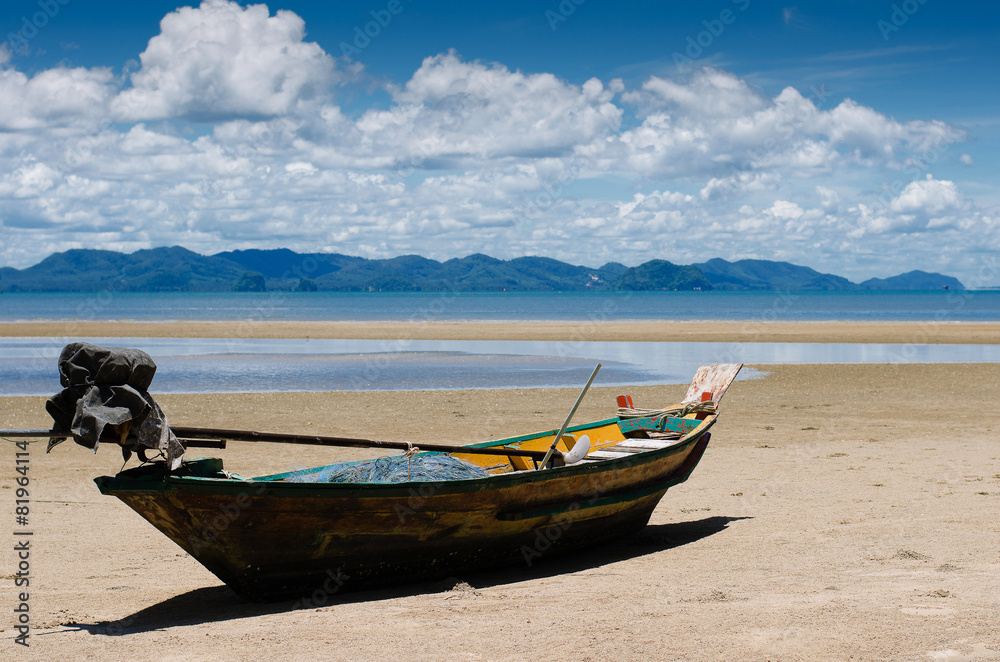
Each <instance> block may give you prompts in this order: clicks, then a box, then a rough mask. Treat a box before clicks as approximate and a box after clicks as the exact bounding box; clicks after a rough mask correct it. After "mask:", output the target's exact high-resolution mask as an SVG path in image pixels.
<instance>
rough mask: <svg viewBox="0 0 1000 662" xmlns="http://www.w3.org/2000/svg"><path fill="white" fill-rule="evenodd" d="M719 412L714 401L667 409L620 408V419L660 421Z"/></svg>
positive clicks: (683, 404) (688, 403)
mask: <svg viewBox="0 0 1000 662" xmlns="http://www.w3.org/2000/svg"><path fill="white" fill-rule="evenodd" d="M716 411H717V405H716V403H715V402H714V401H712V400H706V401H705V402H687V403H684V402H682V403H681V404H679V405H674V406H673V407H667V408H666V409H632V408H631V407H619V408H618V417H619V418H653V419H656V420H660V419H662V418H667V417H678V418H680V417H683V416H687V415H688V414H701V413H706V414H714V413H715V412H716Z"/></svg>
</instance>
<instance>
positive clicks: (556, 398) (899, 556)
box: [0, 325, 1000, 662]
mask: <svg viewBox="0 0 1000 662" xmlns="http://www.w3.org/2000/svg"><path fill="white" fill-rule="evenodd" d="M510 326H511V327H514V325H510ZM619 327H623V328H621V330H620V332H621V333H622V334H623V336H624V337H625V338H628V337H630V336H629V334H630V333H635V332H636V331H635V330H629V329H628V328H626V327H627V325H619ZM107 331H108V330H107V329H104V332H105V333H100V334H94V335H105V334H106V332H107ZM131 333H132V331H131V330H123V331H122V335H131ZM805 333H809V331H808V330H807V331H805ZM18 335H23V334H18ZM136 335H149V334H148V333H139V334H136ZM853 337H854V336H851V335H850V334H848V338H849V339H850V338H853ZM904 342H905V340H904ZM949 342H957V340H951V341H949ZM756 367H758V368H760V369H761V370H764V371H767V372H769V373H770V374H768V375H767V376H766V377H765V378H764V379H759V380H744V381H739V382H737V383H736V384H734V385H733V386H732V388H731V389H730V390H729V393H728V394H727V396H726V399H725V400H724V402H723V407H722V415H721V416H720V421H719V423H718V425H717V426H716V427H715V429H714V435H713V439H712V443H711V444H710V446H709V448H708V452H707V453H706V455H705V458H704V459H703V460H702V462H701V464H700V465H699V466H698V468H697V469H696V470H695V471H694V474H693V475H692V477H691V479H690V480H689V481H688V482H687V483H684V484H682V485H680V486H677V487H675V488H672V489H671V490H670V491H669V492H668V493H667V495H666V497H665V498H664V499H663V501H662V502H661V503H660V506H659V507H658V508H657V510H656V511H655V513H654V514H653V517H652V520H651V521H650V524H649V526H648V527H646V529H645V530H643V531H642V532H641V533H640V534H637V535H635V536H632V537H631V538H627V539H623V540H621V541H618V542H616V543H613V544H610V545H606V546H603V547H600V548H596V549H593V550H590V551H587V552H584V553H581V554H578V555H575V556H572V557H565V558H563V559H554V558H553V559H542V561H540V562H539V563H537V564H536V565H535V566H534V567H532V568H524V567H519V568H511V569H508V570H505V571H497V572H490V573H483V574H470V575H467V576H462V577H457V578H454V579H453V580H451V581H449V582H442V583H436V584H420V585H415V586H405V587H400V588H398V589H396V590H389V591H376V592H367V593H354V594H343V595H340V596H333V597H331V599H330V601H329V603H328V604H325V605H323V606H321V607H319V608H310V609H295V608H293V606H292V604H291V603H279V604H274V605H258V604H250V603H245V602H242V601H240V600H239V599H238V598H237V597H236V596H235V594H233V593H232V592H230V591H229V589H227V588H225V587H224V586H222V585H221V584H220V583H219V582H218V580H216V579H215V577H214V576H212V575H211V574H209V573H208V572H207V571H206V570H204V569H203V568H202V567H201V566H200V565H199V564H198V563H197V562H196V561H194V560H193V559H192V558H190V557H189V556H187V555H186V554H184V553H183V552H182V551H181V550H180V549H179V548H177V547H175V546H174V545H173V543H171V542H170V541H168V540H167V539H166V538H165V537H163V536H162V535H161V534H159V533H158V532H156V531H155V530H153V529H152V527H150V526H149V525H148V524H146V523H145V521H144V520H142V519H141V518H140V517H139V516H138V515H136V514H135V513H133V512H132V511H131V510H129V509H128V508H127V507H126V506H124V505H123V504H122V503H120V502H119V501H117V500H116V499H113V498H108V497H102V496H100V494H98V492H97V489H96V487H95V486H94V484H93V482H92V480H91V479H92V478H93V477H94V476H97V475H101V474H109V473H113V472H115V471H116V470H117V469H118V467H119V465H120V456H119V455H118V454H117V452H115V451H114V450H112V449H107V450H104V451H102V452H100V453H99V454H97V455H93V454H90V453H89V452H88V451H86V450H85V449H83V448H80V447H79V446H75V445H73V444H71V443H67V444H64V445H63V446H60V447H58V448H56V449H55V450H54V451H53V452H52V453H51V454H48V455H46V454H44V452H43V449H42V448H41V447H40V446H35V447H33V448H32V451H31V470H30V471H31V476H32V494H31V497H32V500H33V503H32V513H31V518H32V521H31V525H32V529H33V531H34V534H35V535H34V537H33V540H32V550H31V563H32V575H33V576H32V579H31V582H32V584H31V588H30V593H31V595H30V608H31V615H32V624H33V627H34V628H35V629H34V630H33V631H32V636H31V639H30V642H31V647H30V648H29V649H23V648H22V647H20V646H16V645H15V644H14V643H13V641H12V638H13V636H14V634H15V632H14V630H13V628H12V623H13V612H12V611H11V610H12V609H13V607H14V606H16V598H17V595H16V590H15V588H14V586H13V579H12V575H13V573H14V572H15V570H16V559H15V556H14V554H13V553H12V552H10V551H8V553H7V554H4V555H2V556H0V564H2V565H0V574H3V575H6V578H5V582H4V584H3V585H4V586H6V588H5V589H0V605H6V606H5V607H4V608H3V611H4V612H5V613H6V614H7V616H6V617H4V618H0V629H2V634H0V637H2V639H0V642H2V643H0V647H2V650H3V652H2V653H0V659H11V660H15V659H16V660H29V659H39V660H42V659H44V660H55V659H63V660H83V659H95V660H96V659H99V660H102V661H105V662H113V661H117V660H122V661H125V660H128V661H131V660H268V661H271V660H300V659H308V660H311V659H331V660H339V659H343V660H368V659H392V660H397V661H401V660H529V659H530V660H595V661H596V660H846V659H855V660H987V659H1000V626H998V623H1000V517H998V514H1000V444H998V436H1000V435H998V431H1000V411H998V407H997V393H998V392H1000V365H995V364H982V365H909V364H895V365H797V366H756ZM683 390H684V387H680V386H662V387H643V388H635V389H631V390H630V392H631V393H632V395H633V396H634V398H635V399H636V401H637V404H640V406H642V405H649V406H652V405H657V404H662V403H668V402H673V401H675V400H676V399H677V398H678V396H679V395H680V394H681V393H682V392H683ZM577 392H578V391H577V389H553V390H528V389H525V390H500V391H463V392H449V391H429V392H390V393H348V392H339V393H337V392H335V393H299V394H295V393H286V394H277V395H274V394H267V395H264V394H241V395H198V396H167V395H164V396H161V397H160V398H159V400H160V401H161V403H162V405H163V406H164V408H165V409H166V411H167V412H168V414H170V416H171V421H172V422H173V423H174V424H178V425H180V424H190V425H216V426H230V427H249V426H252V427H255V428H259V429H269V430H288V431H322V432H325V433H330V434H344V435H353V436H363V435H367V436H378V437H383V438H387V439H410V440H413V441H420V440H424V439H434V440H439V441H456V442H465V441H469V440H478V439H484V438H495V437H500V436H507V435H510V434H517V433H523V432H530V431H533V430H538V429H545V428H551V427H554V426H555V425H557V424H558V422H560V420H561V419H562V417H563V416H565V411H566V410H567V408H568V407H569V405H570V404H571V403H572V400H573V399H574V398H575V396H576V393H577ZM614 394H615V390H611V389H605V388H597V389H595V390H593V391H592V392H591V394H589V395H588V397H587V400H586V401H585V403H584V405H583V407H582V408H581V411H580V412H579V414H578V417H577V420H578V421H583V420H586V419H593V418H603V417H606V416H608V415H610V414H611V412H612V411H613V407H614V403H613V396H614ZM42 403H43V399H42V398H0V428H7V427H32V428H34V427H47V426H48V420H47V418H46V416H45V414H44V411H43V409H42ZM275 404H276V405H277V406H276V407H275V406H274V405H275ZM359 411H363V412H367V413H369V414H377V421H378V422H377V423H371V422H367V421H363V420H360V419H359V417H357V416H356V413H357V412H359ZM369 420H370V419H369ZM415 429H420V430H421V433H420V434H419V436H411V435H413V432H412V431H413V430H415ZM202 453H204V451H202ZM367 454H368V453H367V452H366V451H358V450H346V449H345V450H337V449H317V448H294V447H288V446H249V445H246V444H233V445H231V447H230V448H229V449H227V450H226V451H222V455H223V457H224V458H225V461H226V466H227V468H229V469H232V470H235V471H238V472H240V473H254V472H272V471H279V470H287V469H292V468H295V467H302V466H310V465H314V464H318V463H327V462H330V461H336V460H338V459H347V458H357V457H362V456H365V455H367ZM13 466H14V449H13V448H9V449H8V450H7V452H6V453H5V454H4V455H3V458H0V504H2V506H0V513H6V516H7V517H8V518H9V520H8V526H6V527H5V531H6V533H0V538H6V540H7V542H6V543H3V544H2V545H0V547H4V548H7V549H8V550H10V549H11V548H12V547H13V546H14V544H15V538H14V536H12V535H11V533H10V532H12V531H13V530H14V529H15V527H14V525H13V519H14V514H13V512H14V499H15V496H14V494H13V490H14V488H15V485H14V475H13Z"/></svg>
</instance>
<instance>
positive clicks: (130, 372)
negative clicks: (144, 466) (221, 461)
mask: <svg viewBox="0 0 1000 662" xmlns="http://www.w3.org/2000/svg"><path fill="white" fill-rule="evenodd" d="M155 373H156V364H155V363H154V362H153V359H152V357H151V356H150V355H149V354H147V353H146V352H143V351H142V350H139V349H128V348H124V347H100V346H98V345H91V344H90V343H82V342H78V343H70V344H69V345H66V347H64V348H63V351H62V353H61V354H60V355H59V381H60V383H62V385H63V387H64V388H63V390H62V391H60V392H59V393H57V394H56V395H54V396H52V397H51V398H49V400H48V402H46V403H45V409H46V410H47V411H48V412H49V415H51V416H52V418H53V420H54V421H55V426H54V427H53V429H54V430H69V431H70V432H72V434H73V440H74V441H76V443H78V444H80V445H81V446H86V447H87V448H90V449H92V450H94V451H95V452H96V451H97V447H98V446H99V445H100V443H101V442H102V441H112V442H115V443H118V444H121V447H122V454H123V455H124V456H125V459H126V460H128V458H130V457H131V456H132V453H133V452H135V453H137V454H138V455H139V457H140V458H141V459H142V460H143V461H145V460H146V451H149V450H155V451H159V452H161V453H163V455H164V457H166V459H167V465H168V466H169V467H170V469H171V470H173V469H176V468H177V467H179V466H180V463H181V457H182V456H183V455H184V447H183V446H182V445H181V444H180V442H178V441H177V438H176V437H175V436H174V433H173V432H171V431H170V427H169V425H168V424H167V417H166V415H165V414H164V413H163V410H162V409H160V406H159V405H157V404H156V402H155V401H154V400H153V397H152V396H151V395H149V392H148V391H147V389H148V388H149V385H150V383H151V382H152V381H153V375H154V374H155ZM64 440H65V438H58V439H52V440H51V441H50V442H49V450H52V447H53V446H55V445H56V444H58V443H60V442H62V441H64Z"/></svg>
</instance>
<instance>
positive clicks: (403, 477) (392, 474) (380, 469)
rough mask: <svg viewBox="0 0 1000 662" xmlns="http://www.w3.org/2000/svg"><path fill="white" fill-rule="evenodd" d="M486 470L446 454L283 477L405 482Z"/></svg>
mask: <svg viewBox="0 0 1000 662" xmlns="http://www.w3.org/2000/svg"><path fill="white" fill-rule="evenodd" d="M488 475H489V472H488V471H487V470H486V469H484V468H482V467H479V466H476V465H474V464H471V463H469V462H466V461H464V460H460V459H458V458H456V457H452V456H450V455H415V456H413V457H411V458H410V457H406V456H405V455H396V456H393V457H380V458H376V459H374V460H366V461H364V462H344V463H341V464H331V465H330V466H328V467H323V468H322V469H318V470H316V471H310V472H308V473H306V472H304V473H299V474H295V475H293V476H289V477H288V478H286V479H285V480H287V481H289V482H293V483H408V482H413V481H433V482H438V481H444V480H466V479H469V478H483V477H484V476H488Z"/></svg>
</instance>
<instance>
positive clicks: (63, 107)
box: [0, 67, 115, 131]
mask: <svg viewBox="0 0 1000 662" xmlns="http://www.w3.org/2000/svg"><path fill="white" fill-rule="evenodd" d="M114 92H115V82H114V79H113V76H112V74H111V71H110V70H109V69H84V68H75V69H68V68H65V67H56V68H54V69H46V70H43V71H40V72H39V73H37V74H35V75H34V76H32V77H30V78H29V77H28V76H27V75H25V74H23V73H21V72H20V71H17V70H16V69H0V99H3V102H2V103H0V130H5V131H31V130H41V129H48V128H53V127H56V128H58V127H62V128H65V127H77V128H92V127H94V126H96V125H97V124H98V123H100V122H101V121H102V120H103V119H104V118H105V117H106V112H107V104H108V102H109V101H110V99H111V98H112V96H113V95H114Z"/></svg>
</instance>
